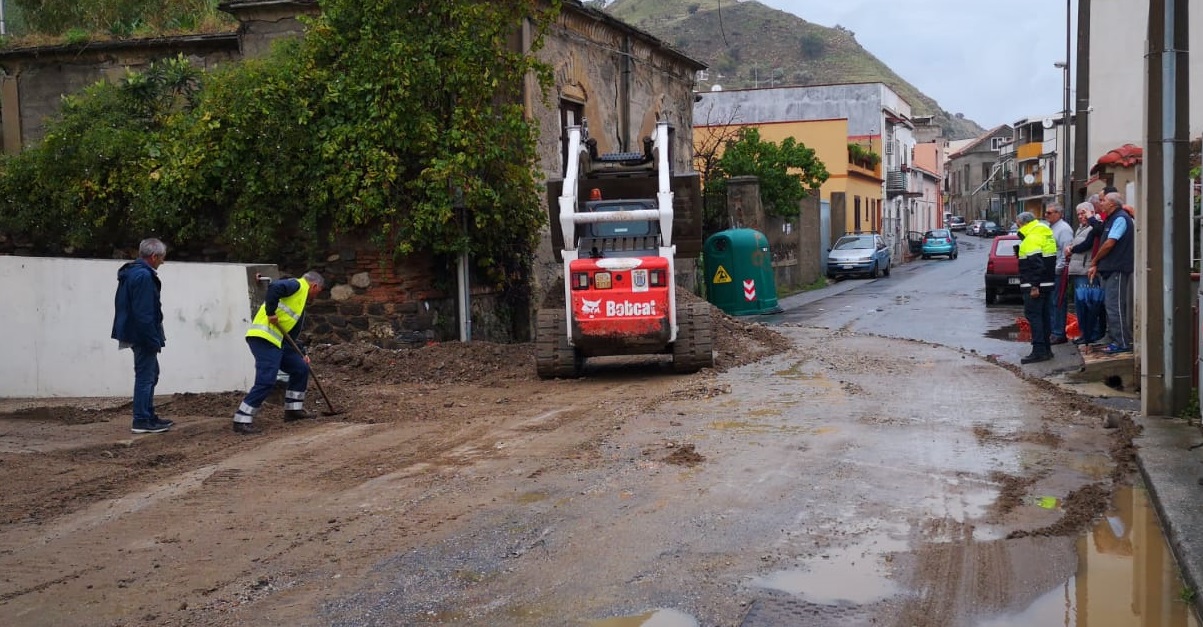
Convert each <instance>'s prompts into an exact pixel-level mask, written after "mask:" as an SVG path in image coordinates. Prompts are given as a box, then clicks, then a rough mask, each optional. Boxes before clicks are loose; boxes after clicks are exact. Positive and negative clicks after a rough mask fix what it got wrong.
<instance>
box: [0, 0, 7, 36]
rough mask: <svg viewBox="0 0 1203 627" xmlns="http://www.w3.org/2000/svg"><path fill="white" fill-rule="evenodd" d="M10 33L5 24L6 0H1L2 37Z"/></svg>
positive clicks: (0, 26)
mask: <svg viewBox="0 0 1203 627" xmlns="http://www.w3.org/2000/svg"><path fill="white" fill-rule="evenodd" d="M7 34H8V29H7V27H6V26H5V24H4V0H0V37H3V36H5V35H7Z"/></svg>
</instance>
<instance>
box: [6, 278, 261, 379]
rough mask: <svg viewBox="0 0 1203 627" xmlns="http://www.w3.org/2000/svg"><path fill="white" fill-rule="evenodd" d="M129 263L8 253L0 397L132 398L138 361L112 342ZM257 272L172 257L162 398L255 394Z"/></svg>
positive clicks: (166, 301)
mask: <svg viewBox="0 0 1203 627" xmlns="http://www.w3.org/2000/svg"><path fill="white" fill-rule="evenodd" d="M124 263H126V262H125V261H119V260H105V259H58V258H46V257H9V256H0V294H3V295H4V297H3V298H2V299H0V321H3V326H2V329H3V340H0V398H44V397H71V396H132V394H133V386H134V358H133V354H132V353H131V351H129V350H118V349H117V341H116V340H113V339H111V338H110V337H109V336H110V335H111V334H112V329H113V296H114V293H115V292H116V289H117V269H118V268H120V267H121V265H122V264H124ZM251 267H252V266H245V265H240V264H202V263H183V262H172V261H170V260H168V261H167V263H165V264H163V265H162V266H161V267H160V268H159V278H160V279H162V281H163V317H164V321H163V326H164V330H165V332H166V334H167V346H166V348H164V349H163V352H162V353H161V354H160V355H159V366H160V369H161V375H160V378H159V385H158V387H157V388H156V390H155V392H156V394H174V393H177V392H226V391H232V390H245V389H247V388H249V387H250V385H251V382H252V381H253V380H254V360H253V359H252V358H251V356H250V351H248V350H247V347H246V342H245V340H244V339H243V338H244V335H245V333H246V329H247V325H249V324H250V318H251V293H252V289H253V288H252V287H251V285H250V284H251V283H252V282H253V279H248V274H249V275H251V276H253V274H254V271H253V270H248V269H249V268H251ZM253 267H254V268H262V266H253Z"/></svg>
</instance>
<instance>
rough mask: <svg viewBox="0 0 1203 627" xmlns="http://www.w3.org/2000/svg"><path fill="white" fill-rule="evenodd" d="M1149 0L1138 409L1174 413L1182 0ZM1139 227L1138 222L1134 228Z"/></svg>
mask: <svg viewBox="0 0 1203 627" xmlns="http://www.w3.org/2000/svg"><path fill="white" fill-rule="evenodd" d="M1189 1H1190V0H1151V2H1150V3H1149V36H1148V42H1149V44H1148V46H1149V51H1148V62H1147V66H1146V67H1147V73H1148V96H1147V98H1148V101H1147V122H1146V124H1147V126H1146V132H1145V143H1146V144H1147V146H1146V149H1147V154H1148V159H1146V161H1145V164H1146V167H1147V168H1148V170H1147V172H1146V176H1145V177H1144V179H1145V185H1144V188H1145V199H1146V200H1145V206H1146V207H1147V208H1148V212H1147V216H1148V217H1147V219H1146V220H1145V222H1147V230H1145V234H1144V237H1143V238H1142V239H1143V240H1144V241H1143V243H1144V249H1145V251H1146V257H1147V266H1148V267H1147V270H1145V269H1142V271H1143V272H1144V273H1145V274H1144V281H1142V282H1141V283H1142V294H1140V296H1141V297H1142V298H1138V299H1137V302H1138V303H1141V304H1143V305H1144V307H1143V308H1142V309H1143V311H1141V315H1140V320H1139V322H1140V331H1141V335H1142V338H1141V340H1142V341H1141V355H1140V374H1141V389H1142V390H1143V391H1144V393H1142V394H1141V412H1142V413H1143V414H1145V415H1146V416H1177V415H1179V414H1180V413H1181V412H1182V411H1183V410H1184V409H1185V408H1186V406H1187V402H1188V400H1189V398H1190V391H1191V385H1192V383H1193V382H1192V381H1191V370H1192V364H1191V352H1192V348H1191V346H1190V343H1189V338H1190V337H1191V334H1192V329H1191V324H1192V321H1191V295H1190V294H1189V291H1190V274H1189V271H1190V268H1189V267H1188V266H1187V265H1186V264H1187V256H1188V254H1189V252H1190V223H1191V208H1190V205H1189V197H1188V189H1187V181H1186V176H1187V157H1188V152H1189V141H1188V140H1189V131H1190V126H1189V115H1188V112H1189V110H1190V109H1189V105H1190V100H1189V91H1188V89H1187V86H1188V85H1189V83H1188V81H1189V78H1188V74H1187V49H1188V43H1187V24H1188V22H1187V4H1188V2H1189ZM1138 231H1139V230H1138Z"/></svg>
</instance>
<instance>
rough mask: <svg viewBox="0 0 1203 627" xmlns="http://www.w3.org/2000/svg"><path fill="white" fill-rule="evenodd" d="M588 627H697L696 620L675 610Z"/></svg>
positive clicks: (664, 610) (650, 613) (615, 619)
mask: <svg viewBox="0 0 1203 627" xmlns="http://www.w3.org/2000/svg"><path fill="white" fill-rule="evenodd" d="M589 625H590V627H698V621H697V619H696V618H694V617H692V616H690V615H689V614H686V613H684V612H678V611H677V610H668V609H659V610H653V611H650V612H646V613H644V614H639V615H636V616H618V617H615V618H603V619H602V620H595V621H592V622H590V623H589Z"/></svg>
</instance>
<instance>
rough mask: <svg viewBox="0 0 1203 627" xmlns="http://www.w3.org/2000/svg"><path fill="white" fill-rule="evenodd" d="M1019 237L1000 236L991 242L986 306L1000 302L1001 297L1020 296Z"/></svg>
mask: <svg viewBox="0 0 1203 627" xmlns="http://www.w3.org/2000/svg"><path fill="white" fill-rule="evenodd" d="M1018 251H1019V236H1018V235H999V236H997V237H995V238H994V241H993V242H990V257H989V258H988V260H987V261H986V304H987V305H993V304H994V303H996V302H998V297H999V296H1000V295H1003V294H1006V295H1011V296H1019V295H1020V293H1019V254H1018Z"/></svg>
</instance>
